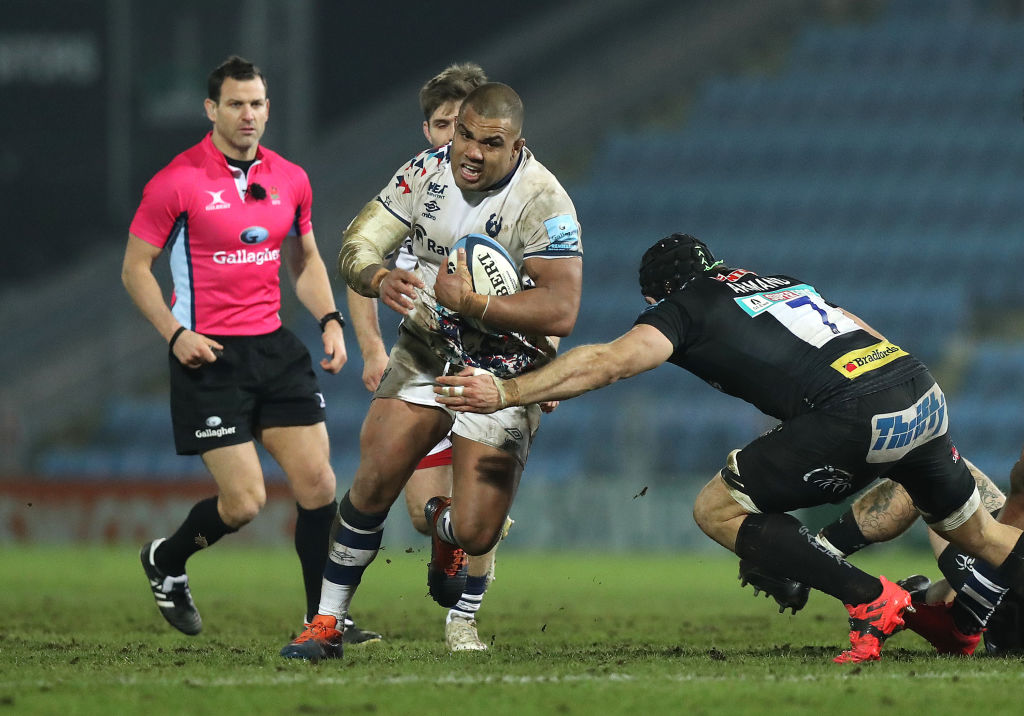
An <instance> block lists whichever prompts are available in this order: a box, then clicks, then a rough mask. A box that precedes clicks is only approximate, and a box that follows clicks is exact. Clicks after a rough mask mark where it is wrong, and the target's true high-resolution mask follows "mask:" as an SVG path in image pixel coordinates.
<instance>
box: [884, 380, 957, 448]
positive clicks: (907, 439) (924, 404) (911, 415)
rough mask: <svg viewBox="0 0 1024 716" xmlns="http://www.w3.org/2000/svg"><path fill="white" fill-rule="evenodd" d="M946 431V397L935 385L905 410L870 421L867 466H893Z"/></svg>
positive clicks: (947, 424)
mask: <svg viewBox="0 0 1024 716" xmlns="http://www.w3.org/2000/svg"><path fill="white" fill-rule="evenodd" d="M948 428H949V415H948V414H947V413H946V396H945V395H943V394H942V391H941V390H939V386H938V385H933V386H932V387H931V389H930V390H929V391H928V392H927V393H925V394H924V395H922V396H921V398H920V399H919V400H918V401H917V402H916V403H914V404H913V405H911V406H910V407H909V408H907V409H906V410H901V411H899V412H895V413H882V414H880V415H875V416H874V417H872V418H871V446H870V447H869V448H868V454H867V460H866V461H867V462H871V463H879V462H895V461H896V460H899V459H901V458H902V457H903V456H904V455H906V454H907V453H908V452H910V451H911V450H913V449H914V448H916V447H918V446H920V445H924V444H925V443H926V442H928V441H929V440H934V439H935V438H937V437H939V436H940V435H945V434H946V430H947V429H948Z"/></svg>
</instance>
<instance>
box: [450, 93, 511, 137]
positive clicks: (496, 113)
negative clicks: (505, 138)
mask: <svg viewBox="0 0 1024 716" xmlns="http://www.w3.org/2000/svg"><path fill="white" fill-rule="evenodd" d="M462 107H463V109H465V108H467V107H468V108H471V109H472V110H473V111H474V112H476V113H477V114H478V115H479V116H480V117H484V118H486V119H506V120H508V124H507V126H508V128H509V129H510V130H512V131H513V132H514V134H515V136H516V137H519V136H521V135H522V133H523V100H521V99H519V95H518V94H516V91H515V90H514V89H512V88H511V87H509V86H508V85H506V84H502V83H501V82H487V83H486V84H482V85H480V86H479V87H477V88H476V89H475V90H473V91H472V92H470V93H469V94H468V95H467V96H466V99H465V100H463V102H462Z"/></svg>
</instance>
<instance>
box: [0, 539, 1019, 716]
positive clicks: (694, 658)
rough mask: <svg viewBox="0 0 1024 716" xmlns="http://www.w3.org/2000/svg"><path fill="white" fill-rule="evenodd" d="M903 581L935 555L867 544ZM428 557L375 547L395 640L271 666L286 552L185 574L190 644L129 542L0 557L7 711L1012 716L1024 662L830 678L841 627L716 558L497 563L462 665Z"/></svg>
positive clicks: (382, 626) (377, 595) (219, 562)
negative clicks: (192, 626) (474, 643)
mask: <svg viewBox="0 0 1024 716" xmlns="http://www.w3.org/2000/svg"><path fill="white" fill-rule="evenodd" d="M876 549H877V552H876V553H875V554H871V555H865V556H864V557H863V558H862V559H860V560H859V562H860V564H862V565H863V566H865V568H869V569H871V570H872V571H875V572H878V571H882V572H884V573H886V574H888V575H889V576H892V577H893V578H896V577H898V576H902V575H904V574H907V573H911V572H915V571H931V572H932V573H934V566H933V564H934V563H930V562H929V560H928V557H927V555H924V554H918V553H900V552H896V551H894V550H892V549H891V548H876ZM424 559H425V557H424V553H423V552H422V551H416V552H408V553H406V552H398V553H392V552H391V551H385V552H382V553H381V555H380V556H379V557H378V561H377V562H376V563H375V564H374V565H373V566H372V567H371V568H370V571H369V572H368V575H367V579H366V581H365V583H364V584H363V585H362V587H361V588H360V592H359V595H358V597H357V600H356V604H355V605H354V614H355V616H356V617H357V618H358V619H359V621H360V622H361V623H362V624H364V625H365V626H367V627H370V628H373V629H376V630H379V631H382V632H384V633H385V635H386V640H385V641H384V642H381V643H377V644H368V645H363V646H350V647H348V648H347V650H346V656H345V658H344V659H343V660H341V661H328V662H324V663H321V664H318V665H310V664H306V663H296V662H292V661H287V660H283V659H281V658H279V657H278V656H277V650H278V649H279V648H280V647H281V646H282V645H283V644H284V643H285V642H286V641H288V639H290V638H291V636H292V634H293V633H294V631H295V629H296V627H298V626H299V621H300V619H301V611H302V605H301V595H300V586H299V582H298V576H297V562H296V560H295V558H294V556H293V555H292V554H291V553H290V551H289V550H287V549H283V548H282V549H275V550H269V551H268V550H259V551H257V550H246V549H232V548H231V547H230V546H229V545H220V546H218V547H217V548H216V549H213V550H210V551H209V552H208V553H205V554H201V555H198V556H197V557H196V558H195V559H193V560H192V562H191V563H190V576H191V581H192V588H193V593H194V594H195V596H196V599H197V603H198V605H199V607H200V609H201V610H202V613H203V618H204V622H205V628H204V631H203V633H202V634H201V635H200V636H198V637H186V636H184V635H181V634H178V633H177V632H175V631H173V630H172V629H171V628H170V627H169V626H167V625H166V624H165V623H164V622H163V620H162V619H161V618H160V617H159V616H158V614H157V611H156V607H155V605H154V604H153V600H152V597H151V596H150V594H149V591H148V588H147V586H146V583H145V579H144V577H143V575H142V571H141V568H140V567H139V565H138V557H137V553H136V550H135V548H133V547H124V548H118V549H102V548H91V549H85V548H82V549H59V548H37V547H32V548H27V547H16V546H11V545H9V544H8V545H5V546H4V547H3V549H2V551H0V716H2V715H3V714H4V713H12V714H15V713H17V714H22V713H61V714H79V713H82V714H121V713H146V714H163V713H190V714H220V715H222V716H226V715H227V714H245V713H281V714H285V713H299V714H321V713H322V714H391V713H395V714H423V715H424V716H426V715H428V714H447V713H459V712H465V713H478V712H481V713H483V714H485V716H496V715H498V714H531V713H543V714H549V713H550V714H588V715H594V716H596V715H597V714H608V713H623V714H624V713H630V714H638V715H639V716H647V715H649V714H663V713H687V714H694V715H698V714H709V713H737V714H742V713H750V714H754V713H756V714H765V713H771V714H774V713H780V714H822V713H825V714H829V716H834V715H835V714H847V713H849V714H859V715H861V716H873V715H874V714H875V713H882V712H883V710H884V712H885V713H929V714H934V713H947V712H952V711H954V710H955V706H956V705H957V704H964V705H967V704H974V705H976V706H977V705H979V704H984V708H986V709H988V710H991V711H993V712H995V713H1010V712H1016V709H1017V708H1019V703H1018V702H1017V699H1018V696H1017V695H1016V689H1017V688H1019V683H1020V678H1021V667H1022V661H1021V660H1019V659H1005V658H1004V659H996V658H987V657H975V658H973V659H952V658H940V657H936V656H933V655H932V654H931V650H930V648H929V647H928V645H927V644H926V643H925V642H924V641H923V640H921V639H920V638H919V637H917V636H916V635H913V634H910V633H903V634H898V635H897V636H895V637H893V638H892V639H891V640H890V641H889V643H888V644H887V645H886V649H885V656H884V659H883V661H881V662H879V663H872V664H867V665H862V666H849V665H847V666H840V665H836V664H833V663H831V657H832V656H834V655H835V654H836V653H838V651H840V650H841V648H842V647H843V645H844V641H845V639H846V621H845V611H844V610H843V609H842V607H841V606H839V605H838V603H836V602H835V601H834V600H832V599H830V598H828V597H825V596H824V595H821V594H814V595H812V597H811V601H810V603H809V604H808V606H807V608H806V609H805V610H804V611H802V612H801V613H800V614H799V615H797V616H795V617H793V616H789V615H785V616H782V615H779V614H778V613H777V612H776V610H775V609H774V608H773V607H772V605H771V604H769V602H767V601H766V600H765V599H764V598H760V599H757V600H755V599H754V598H753V597H752V596H751V595H752V592H751V590H750V588H749V587H748V588H747V589H740V587H739V583H738V582H737V581H736V566H735V564H736V563H735V560H734V559H731V558H729V556H728V555H726V554H725V553H724V551H723V552H722V553H721V554H720V555H719V554H717V553H712V554H711V555H710V556H709V555H695V554H679V555H644V556H641V557H636V556H628V555H626V554H622V553H611V554H607V555H596V554H587V555H579V554H557V555H551V554H545V555H539V554H527V553H522V552H515V551H513V550H511V549H508V550H505V552H504V553H503V554H501V557H500V559H499V569H498V580H497V581H496V582H495V584H494V585H493V586H492V588H491V590H490V592H489V593H488V596H487V599H486V601H485V604H484V611H483V612H482V613H481V629H480V633H481V637H482V638H483V639H484V641H486V642H488V643H490V644H491V645H492V646H491V650H490V651H489V652H487V653H483V654H479V653H470V654H455V655H453V654H449V653H448V652H447V651H446V650H445V648H444V644H443V618H444V610H443V609H441V608H440V607H437V606H436V605H434V604H433V602H431V601H430V599H429V597H427V596H426V587H425V571H426V570H425V567H424Z"/></svg>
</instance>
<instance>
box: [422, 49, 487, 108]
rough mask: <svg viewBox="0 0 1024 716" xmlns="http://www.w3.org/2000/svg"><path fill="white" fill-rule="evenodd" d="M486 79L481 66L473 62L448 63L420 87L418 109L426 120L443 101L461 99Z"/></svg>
mask: <svg viewBox="0 0 1024 716" xmlns="http://www.w3.org/2000/svg"><path fill="white" fill-rule="evenodd" d="M486 81H487V75H486V74H484V71H483V68H481V67H480V65H478V64H476V63H475V62H463V63H462V64H454V65H448V66H447V67H446V68H444V69H443V70H442V71H441V72H440V73H438V74H437V75H435V76H434V77H431V78H430V80H428V81H427V83H426V84H425V85H423V87H421V88H420V109H422V110H423V118H424V119H426V120H427V121H428V122H429V121H430V115H432V114H433V113H434V112H435V111H436V110H437V108H438V107H440V106H441V105H442V104H444V103H445V102H451V101H454V100H458V101H460V102H461V101H462V100H464V99H465V98H466V95H468V94H469V93H470V92H472V91H473V90H474V89H476V88H477V87H479V86H480V85H482V84H483V83H484V82H486Z"/></svg>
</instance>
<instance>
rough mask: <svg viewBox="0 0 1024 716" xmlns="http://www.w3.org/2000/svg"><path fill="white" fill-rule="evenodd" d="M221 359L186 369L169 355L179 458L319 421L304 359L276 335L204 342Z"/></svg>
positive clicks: (300, 349)
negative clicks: (216, 346)
mask: <svg viewBox="0 0 1024 716" xmlns="http://www.w3.org/2000/svg"><path fill="white" fill-rule="evenodd" d="M209 337H210V338H213V339H214V340H215V341H217V342H218V343H220V344H221V345H222V346H224V355H223V356H222V357H220V358H218V359H217V360H216V361H215V362H213V363H208V364H207V365H204V366H202V367H201V368H195V369H193V368H186V367H185V366H183V365H182V364H181V363H180V362H179V361H178V359H177V358H175V357H174V354H173V353H170V369H171V422H172V424H173V426H174V445H175V448H176V449H177V451H178V454H179V455H195V454H202V453H204V452H206V451H207V450H211V449H213V448H218V447H224V446H226V445H239V444H241V443H247V442H249V441H250V440H252V439H253V437H254V434H255V433H257V432H258V431H259V430H260V429H261V428H270V427H285V426H293V425H315V424H316V423H320V422H323V421H324V397H323V394H322V393H321V392H320V386H319V384H318V383H317V380H316V374H314V373H313V365H312V360H311V359H310V357H309V351H307V350H306V347H305V346H304V345H303V344H302V341H300V340H299V339H298V338H297V337H296V336H295V334H293V333H292V332H291V331H289V330H288V329H286V328H284V327H282V328H279V329H277V330H276V331H274V332H273V333H267V334H266V335H262V336H209Z"/></svg>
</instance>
